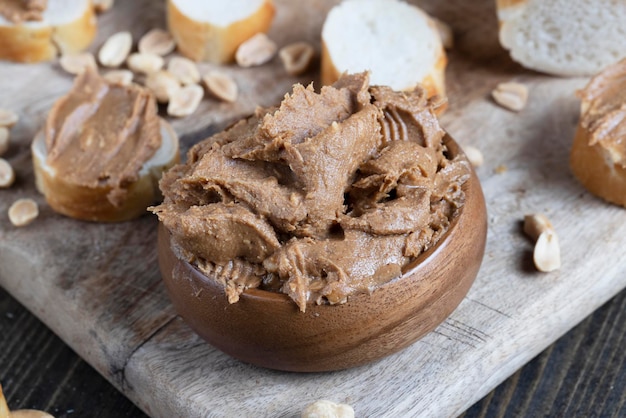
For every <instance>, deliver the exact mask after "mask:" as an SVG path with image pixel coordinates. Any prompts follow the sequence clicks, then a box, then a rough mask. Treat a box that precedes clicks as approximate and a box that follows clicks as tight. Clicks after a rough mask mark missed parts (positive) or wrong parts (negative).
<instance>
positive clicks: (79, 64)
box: [59, 52, 98, 75]
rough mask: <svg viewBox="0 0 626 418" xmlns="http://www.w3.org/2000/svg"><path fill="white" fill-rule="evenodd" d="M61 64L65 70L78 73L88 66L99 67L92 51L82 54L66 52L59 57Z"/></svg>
mask: <svg viewBox="0 0 626 418" xmlns="http://www.w3.org/2000/svg"><path fill="white" fill-rule="evenodd" d="M59 64H60V65H61V68H63V70H65V72H67V73H70V74H73V75H78V74H81V73H83V72H85V70H86V69H87V67H90V68H93V69H97V68H98V66H97V65H96V59H95V58H94V56H93V54H92V53H91V52H82V53H80V54H64V55H63V56H62V57H61V58H60V59H59Z"/></svg>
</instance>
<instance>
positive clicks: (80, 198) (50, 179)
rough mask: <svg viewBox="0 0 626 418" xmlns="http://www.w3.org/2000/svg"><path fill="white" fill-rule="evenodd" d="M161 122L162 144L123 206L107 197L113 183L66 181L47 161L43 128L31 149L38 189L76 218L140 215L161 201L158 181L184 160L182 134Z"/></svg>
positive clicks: (120, 218)
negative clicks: (87, 184) (89, 184)
mask: <svg viewBox="0 0 626 418" xmlns="http://www.w3.org/2000/svg"><path fill="white" fill-rule="evenodd" d="M160 123H161V147H160V148H159V149H158V150H157V152H156V153H155V154H154V155H153V156H152V158H150V160H148V161H147V162H146V163H145V164H144V166H143V167H142V168H141V170H140V172H139V179H138V180H137V181H136V182H134V183H132V184H131V185H129V186H128V187H127V190H128V197H127V199H125V200H124V202H123V203H122V205H120V206H117V207H116V206H113V205H112V204H111V202H110V201H109V200H108V198H107V194H108V193H109V192H110V190H111V188H110V186H106V187H105V186H103V187H97V188H89V187H84V186H80V185H76V184H72V183H69V182H67V181H64V179H63V178H61V177H58V176H57V175H56V173H55V171H54V169H53V168H52V167H50V166H49V165H48V164H47V163H46V157H47V149H46V143H45V139H44V136H45V135H44V133H43V131H41V132H39V133H38V134H37V136H36V137H35V139H34V141H33V143H32V145H31V151H32V155H33V164H34V167H35V181H36V185H37V190H39V191H40V192H41V193H42V194H43V195H44V196H46V201H47V202H48V204H49V205H50V206H51V207H52V209H54V210H55V211H56V212H59V213H62V214H63V215H67V216H70V217H72V218H77V219H83V220H87V221H97V222H120V221H126V220H129V219H133V218H137V217H139V216H141V215H143V214H144V213H146V208H147V207H148V206H150V205H152V204H153V203H154V202H155V201H157V200H158V199H159V198H160V196H161V192H160V190H159V187H158V182H159V180H160V179H161V174H162V173H163V171H165V170H167V169H168V168H170V167H172V166H174V164H176V163H178V162H179V160H180V153H179V150H178V148H179V147H178V137H177V136H176V133H175V132H174V130H173V129H172V127H171V126H170V125H169V124H168V123H167V122H165V121H164V120H161V121H160Z"/></svg>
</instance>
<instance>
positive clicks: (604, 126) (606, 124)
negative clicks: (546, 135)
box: [570, 59, 626, 207]
mask: <svg viewBox="0 0 626 418" xmlns="http://www.w3.org/2000/svg"><path fill="white" fill-rule="evenodd" d="M624 91H626V59H623V60H622V61H620V62H618V63H616V64H614V65H612V66H610V67H608V68H607V69H606V70H604V71H603V72H601V73H600V74H598V75H597V76H596V77H594V78H593V79H592V80H591V81H590V82H589V84H588V85H587V86H586V87H585V89H583V90H581V91H580V92H578V94H579V96H580V97H581V99H582V102H581V118H580V122H579V125H578V129H577V131H576V136H575V138H574V143H573V145H572V150H571V154H570V167H571V170H572V172H573V173H574V176H575V177H576V178H577V179H578V180H579V181H580V182H581V183H582V184H583V186H585V188H586V189H587V190H589V191H590V192H591V193H593V194H595V195H597V196H599V197H601V198H603V199H605V200H607V201H609V202H611V203H615V204H618V205H621V206H624V207H626V96H625V95H624V93H623V92H624Z"/></svg>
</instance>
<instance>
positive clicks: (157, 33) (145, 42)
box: [137, 29, 176, 56]
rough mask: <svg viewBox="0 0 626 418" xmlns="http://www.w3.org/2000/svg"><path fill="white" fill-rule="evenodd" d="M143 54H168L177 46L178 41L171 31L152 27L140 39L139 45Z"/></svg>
mask: <svg viewBox="0 0 626 418" xmlns="http://www.w3.org/2000/svg"><path fill="white" fill-rule="evenodd" d="M137 48H138V49H139V52H141V53H142V54H156V55H161V56H163V55H167V54H169V53H170V52H172V51H173V50H174V48H176V42H174V38H172V35H170V34H169V32H167V31H164V30H163V29H152V30H150V31H149V32H147V33H146V34H145V35H144V36H142V37H141V39H140V40H139V44H138V45H137Z"/></svg>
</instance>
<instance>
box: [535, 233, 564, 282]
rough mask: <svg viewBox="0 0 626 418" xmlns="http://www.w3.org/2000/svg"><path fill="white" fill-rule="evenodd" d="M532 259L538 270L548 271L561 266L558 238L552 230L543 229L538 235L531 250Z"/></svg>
mask: <svg viewBox="0 0 626 418" xmlns="http://www.w3.org/2000/svg"><path fill="white" fill-rule="evenodd" d="M533 261H534V262H535V267H537V270H539V271H543V272H550V271H554V270H558V269H559V268H561V249H560V247H559V238H558V237H557V236H556V233H555V232H554V231H544V232H542V233H541V235H539V238H538V239H537V242H536V243H535V250H534V251H533Z"/></svg>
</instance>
